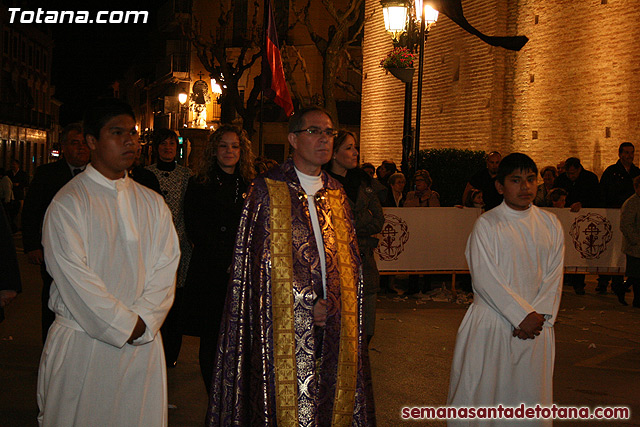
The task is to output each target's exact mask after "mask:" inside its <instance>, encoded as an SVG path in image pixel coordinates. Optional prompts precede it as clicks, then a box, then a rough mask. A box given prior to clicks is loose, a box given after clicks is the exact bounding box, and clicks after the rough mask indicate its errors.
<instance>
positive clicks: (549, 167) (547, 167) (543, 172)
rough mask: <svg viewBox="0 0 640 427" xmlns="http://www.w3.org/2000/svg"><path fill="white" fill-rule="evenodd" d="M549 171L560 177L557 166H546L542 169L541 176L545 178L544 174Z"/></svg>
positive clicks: (555, 176)
mask: <svg viewBox="0 0 640 427" xmlns="http://www.w3.org/2000/svg"><path fill="white" fill-rule="evenodd" d="M547 172H551V174H552V175H553V177H554V178H557V177H558V169H556V167H555V166H545V167H543V168H542V170H541V171H540V176H541V177H543V178H544V174H545V173H547Z"/></svg>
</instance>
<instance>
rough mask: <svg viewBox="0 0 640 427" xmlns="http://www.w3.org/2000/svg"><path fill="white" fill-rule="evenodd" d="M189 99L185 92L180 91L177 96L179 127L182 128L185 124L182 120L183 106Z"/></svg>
mask: <svg viewBox="0 0 640 427" xmlns="http://www.w3.org/2000/svg"><path fill="white" fill-rule="evenodd" d="M188 97H189V95H187V92H185V91H184V90H181V91H180V93H179V94H178V102H179V103H180V122H181V124H180V126H181V127H184V126H185V122H186V120H185V119H184V104H185V103H186V102H187V98H188Z"/></svg>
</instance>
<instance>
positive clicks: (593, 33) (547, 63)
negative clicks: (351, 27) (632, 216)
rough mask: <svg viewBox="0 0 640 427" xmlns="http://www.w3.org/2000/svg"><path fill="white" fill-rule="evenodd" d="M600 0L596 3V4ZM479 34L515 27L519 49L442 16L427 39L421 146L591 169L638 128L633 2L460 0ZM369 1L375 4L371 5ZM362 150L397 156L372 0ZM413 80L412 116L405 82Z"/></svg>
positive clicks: (379, 22) (397, 126) (398, 117)
mask: <svg viewBox="0 0 640 427" xmlns="http://www.w3.org/2000/svg"><path fill="white" fill-rule="evenodd" d="M603 3H604V4H603ZM462 5H463V8H464V12H465V16H466V18H467V19H468V21H469V22H470V23H471V24H472V25H474V26H475V27H476V28H478V29H479V30H480V31H482V32H484V33H485V34H487V35H501V36H502V35H516V34H518V35H526V36H527V37H529V39H530V40H529V42H528V43H527V45H526V46H525V47H524V48H523V49H522V50H521V51H520V52H511V51H507V50H505V49H502V48H495V47H491V46H489V45H487V44H485V43H484V42H482V41H481V40H480V39H478V38H477V37H475V36H472V35H470V34H468V33H467V32H465V31H464V30H462V29H460V28H459V27H458V26H457V25H456V24H455V23H453V22H452V21H451V20H449V19H448V18H447V17H445V16H442V15H441V16H440V19H439V20H438V23H437V24H436V26H435V27H434V28H433V29H432V31H431V33H430V34H429V37H428V42H427V44H426V51H425V73H424V80H423V81H424V88H423V107H422V121H421V123H422V124H421V126H422V131H421V135H420V147H421V148H447V147H455V148H465V149H466V148H468V149H473V150H486V151H491V150H499V151H501V152H503V153H509V152H513V151H521V152H524V153H527V154H529V155H530V156H531V157H533V158H534V160H535V161H536V162H537V163H538V164H539V166H541V167H542V166H545V165H548V164H553V165H555V164H556V163H558V162H559V161H560V160H564V159H566V158H567V157H569V156H577V157H579V158H581V159H582V161H583V164H584V165H585V167H586V168H588V169H592V170H594V171H595V172H596V173H601V172H602V170H603V169H604V168H605V167H606V166H607V165H609V164H611V163H613V162H615V161H616V160H617V147H618V145H619V144H620V143H621V142H623V141H632V142H637V141H638V136H640V127H639V120H638V119H639V114H640V103H639V102H637V100H638V95H640V93H639V92H640V86H639V85H638V80H639V79H640V74H639V73H638V67H639V66H638V64H640V45H639V44H638V43H635V41H634V40H635V35H634V34H635V33H634V31H633V27H634V26H635V25H636V24H635V23H636V22H637V21H638V19H639V18H640V3H638V2H630V1H618V0H588V1H580V2H567V1H562V0H546V1H544V2H540V1H534V0H517V1H516V0H511V1H507V0H493V1H484V0H463V2H462ZM374 9H375V11H374ZM366 10H367V12H366V14H367V16H369V15H372V18H371V19H370V20H369V21H368V22H367V25H366V27H365V39H364V45H363V55H364V77H365V78H364V80H363V100H362V105H363V109H362V128H361V152H362V157H363V160H364V161H370V162H373V163H376V164H377V163H379V162H380V161H381V160H382V159H384V158H391V159H394V160H396V161H397V162H399V161H400V158H401V146H400V143H401V139H402V117H403V99H404V90H403V87H404V86H403V84H402V83H401V82H400V81H399V80H397V79H395V78H394V77H392V76H391V75H385V73H384V70H383V69H382V68H380V67H379V62H380V60H381V59H382V58H383V57H384V56H385V55H386V53H387V52H388V51H389V50H391V48H392V44H391V37H390V36H389V35H388V34H387V33H386V32H385V30H384V22H383V19H382V11H381V7H380V4H379V2H378V1H377V0H367V5H366ZM416 86H417V73H416V76H415V77H414V108H413V113H414V120H415V88H416Z"/></svg>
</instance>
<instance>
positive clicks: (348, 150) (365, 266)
mask: <svg viewBox="0 0 640 427" xmlns="http://www.w3.org/2000/svg"><path fill="white" fill-rule="evenodd" d="M356 143H357V140H356V135H355V134H354V133H353V132H349V131H344V130H341V131H340V132H338V136H337V137H336V139H335V140H334V141H333V157H332V158H331V162H329V165H328V171H329V174H331V176H332V177H334V178H335V179H337V180H338V181H339V182H340V183H341V184H342V186H343V187H344V190H345V192H346V193H347V198H348V199H349V205H351V210H352V211H353V216H354V218H355V222H356V224H355V225H356V235H357V237H358V247H359V248H360V257H361V258H362V276H363V279H364V295H363V308H364V310H363V311H364V329H365V332H366V334H367V342H369V341H370V340H371V338H372V337H373V333H374V330H375V322H376V294H377V293H378V291H379V290H380V273H379V272H378V266H377V265H376V260H375V258H374V256H373V251H374V249H375V248H376V247H377V246H378V239H377V238H376V237H373V235H374V234H378V233H379V232H380V231H382V226H383V225H384V214H383V213H382V206H380V200H379V199H378V197H377V196H376V192H375V191H374V189H373V187H372V178H371V176H369V175H368V174H367V173H366V172H364V171H363V170H362V169H360V168H359V167H358V149H357V148H356Z"/></svg>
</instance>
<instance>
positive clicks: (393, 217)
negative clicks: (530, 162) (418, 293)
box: [375, 208, 625, 273]
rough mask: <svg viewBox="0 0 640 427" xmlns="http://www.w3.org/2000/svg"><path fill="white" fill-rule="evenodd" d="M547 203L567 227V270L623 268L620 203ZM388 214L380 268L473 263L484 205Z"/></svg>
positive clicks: (399, 210) (378, 254)
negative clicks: (577, 206) (472, 246)
mask: <svg viewBox="0 0 640 427" xmlns="http://www.w3.org/2000/svg"><path fill="white" fill-rule="evenodd" d="M545 209H546V210H548V211H549V212H552V213H554V214H555V215H556V216H557V217H558V219H559V220H560V222H561V223H562V227H563V229H564V233H565V271H567V272H575V271H591V272H605V273H606V272H611V273H617V272H623V271H624V265H625V256H624V254H623V253H622V250H621V247H622V234H621V233H620V228H619V224H620V210H619V209H582V210H581V211H580V212H569V209H554V208H545ZM384 214H385V224H384V226H383V229H382V232H381V233H380V234H379V235H378V238H379V239H380V243H379V244H378V247H377V248H376V251H375V253H376V259H377V264H378V269H379V270H380V271H464V270H467V269H468V267H467V261H466V259H465V257H464V249H465V247H466V244H467V238H468V237H469V234H470V233H471V230H472V229H473V224H474V222H475V221H476V219H477V218H478V216H480V214H481V211H480V209H475V208H464V209H459V208H384Z"/></svg>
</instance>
